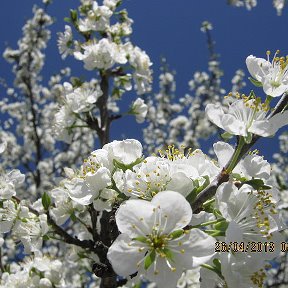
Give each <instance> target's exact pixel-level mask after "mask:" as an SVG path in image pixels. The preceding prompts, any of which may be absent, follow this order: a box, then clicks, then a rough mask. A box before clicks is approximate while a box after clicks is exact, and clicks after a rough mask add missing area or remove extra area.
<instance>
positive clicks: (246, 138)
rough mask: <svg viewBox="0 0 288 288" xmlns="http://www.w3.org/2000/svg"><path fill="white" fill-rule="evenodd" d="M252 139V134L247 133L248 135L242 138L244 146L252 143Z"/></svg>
mask: <svg viewBox="0 0 288 288" xmlns="http://www.w3.org/2000/svg"><path fill="white" fill-rule="evenodd" d="M252 137H253V136H252V133H249V132H248V135H247V136H245V137H244V141H245V143H246V144H250V143H251V141H252Z"/></svg>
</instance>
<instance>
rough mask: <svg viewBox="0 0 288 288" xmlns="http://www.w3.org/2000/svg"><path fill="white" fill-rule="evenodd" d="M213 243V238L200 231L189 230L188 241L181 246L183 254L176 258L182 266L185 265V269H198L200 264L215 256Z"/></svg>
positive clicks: (214, 240) (195, 229)
mask: <svg viewBox="0 0 288 288" xmlns="http://www.w3.org/2000/svg"><path fill="white" fill-rule="evenodd" d="M215 242H216V239H215V238H213V237H211V236H209V235H208V234H206V233H204V232H203V231H201V230H200V229H197V228H194V229H191V230H190V234H189V240H188V241H186V242H185V243H183V246H181V248H182V247H183V249H184V250H185V252H184V254H183V255H181V256H180V255H179V256H178V257H179V259H180V260H181V261H182V263H183V265H185V268H187V269H189V268H191V267H192V268H195V267H198V266H200V265H201V264H204V263H206V262H208V261H209V260H210V259H211V258H212V257H213V255H214V254H215ZM178 257H177V258H178ZM180 260H179V261H180Z"/></svg>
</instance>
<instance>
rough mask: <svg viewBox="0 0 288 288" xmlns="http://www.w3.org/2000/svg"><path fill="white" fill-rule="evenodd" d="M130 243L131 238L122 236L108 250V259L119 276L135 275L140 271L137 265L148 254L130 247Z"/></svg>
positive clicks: (125, 235) (135, 247)
mask: <svg viewBox="0 0 288 288" xmlns="http://www.w3.org/2000/svg"><path fill="white" fill-rule="evenodd" d="M130 242H131V238H130V237H129V236H128V235H127V234H120V235H119V236H118V237H117V239H116V240H115V241H114V242H113V244H112V245H111V247H110V248H109V250H108V254H107V258H108V260H109V261H110V263H111V264H112V267H113V270H114V271H115V272H116V273H117V274H118V275H119V276H123V277H127V276H129V275H132V274H134V273H135V272H136V271H137V270H138V268H137V263H138V262H139V261H140V260H141V259H142V258H143V257H144V255H145V252H146V251H143V252H139V250H138V249H139V247H137V246H133V245H129V244H130Z"/></svg>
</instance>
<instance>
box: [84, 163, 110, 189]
mask: <svg viewBox="0 0 288 288" xmlns="http://www.w3.org/2000/svg"><path fill="white" fill-rule="evenodd" d="M85 180H86V182H87V183H88V184H89V187H90V189H92V190H96V191H100V190H102V189H103V188H105V187H107V186H109V185H111V175H110V171H109V170H108V169H107V168H106V167H100V168H99V169H98V170H97V171H96V172H95V173H93V174H92V173H91V172H88V173H87V174H86V179H85Z"/></svg>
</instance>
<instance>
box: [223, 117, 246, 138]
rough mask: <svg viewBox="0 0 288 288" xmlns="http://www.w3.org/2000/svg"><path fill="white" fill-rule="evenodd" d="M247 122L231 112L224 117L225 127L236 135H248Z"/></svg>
mask: <svg viewBox="0 0 288 288" xmlns="http://www.w3.org/2000/svg"><path fill="white" fill-rule="evenodd" d="M246 124H247V123H245V122H244V121H243V120H242V119H241V120H240V119H237V118H236V117H234V116H233V115H231V114H225V115H223V117H222V126H223V129H224V130H225V131H227V132H229V133H231V134H234V135H241V136H247V131H246Z"/></svg>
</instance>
